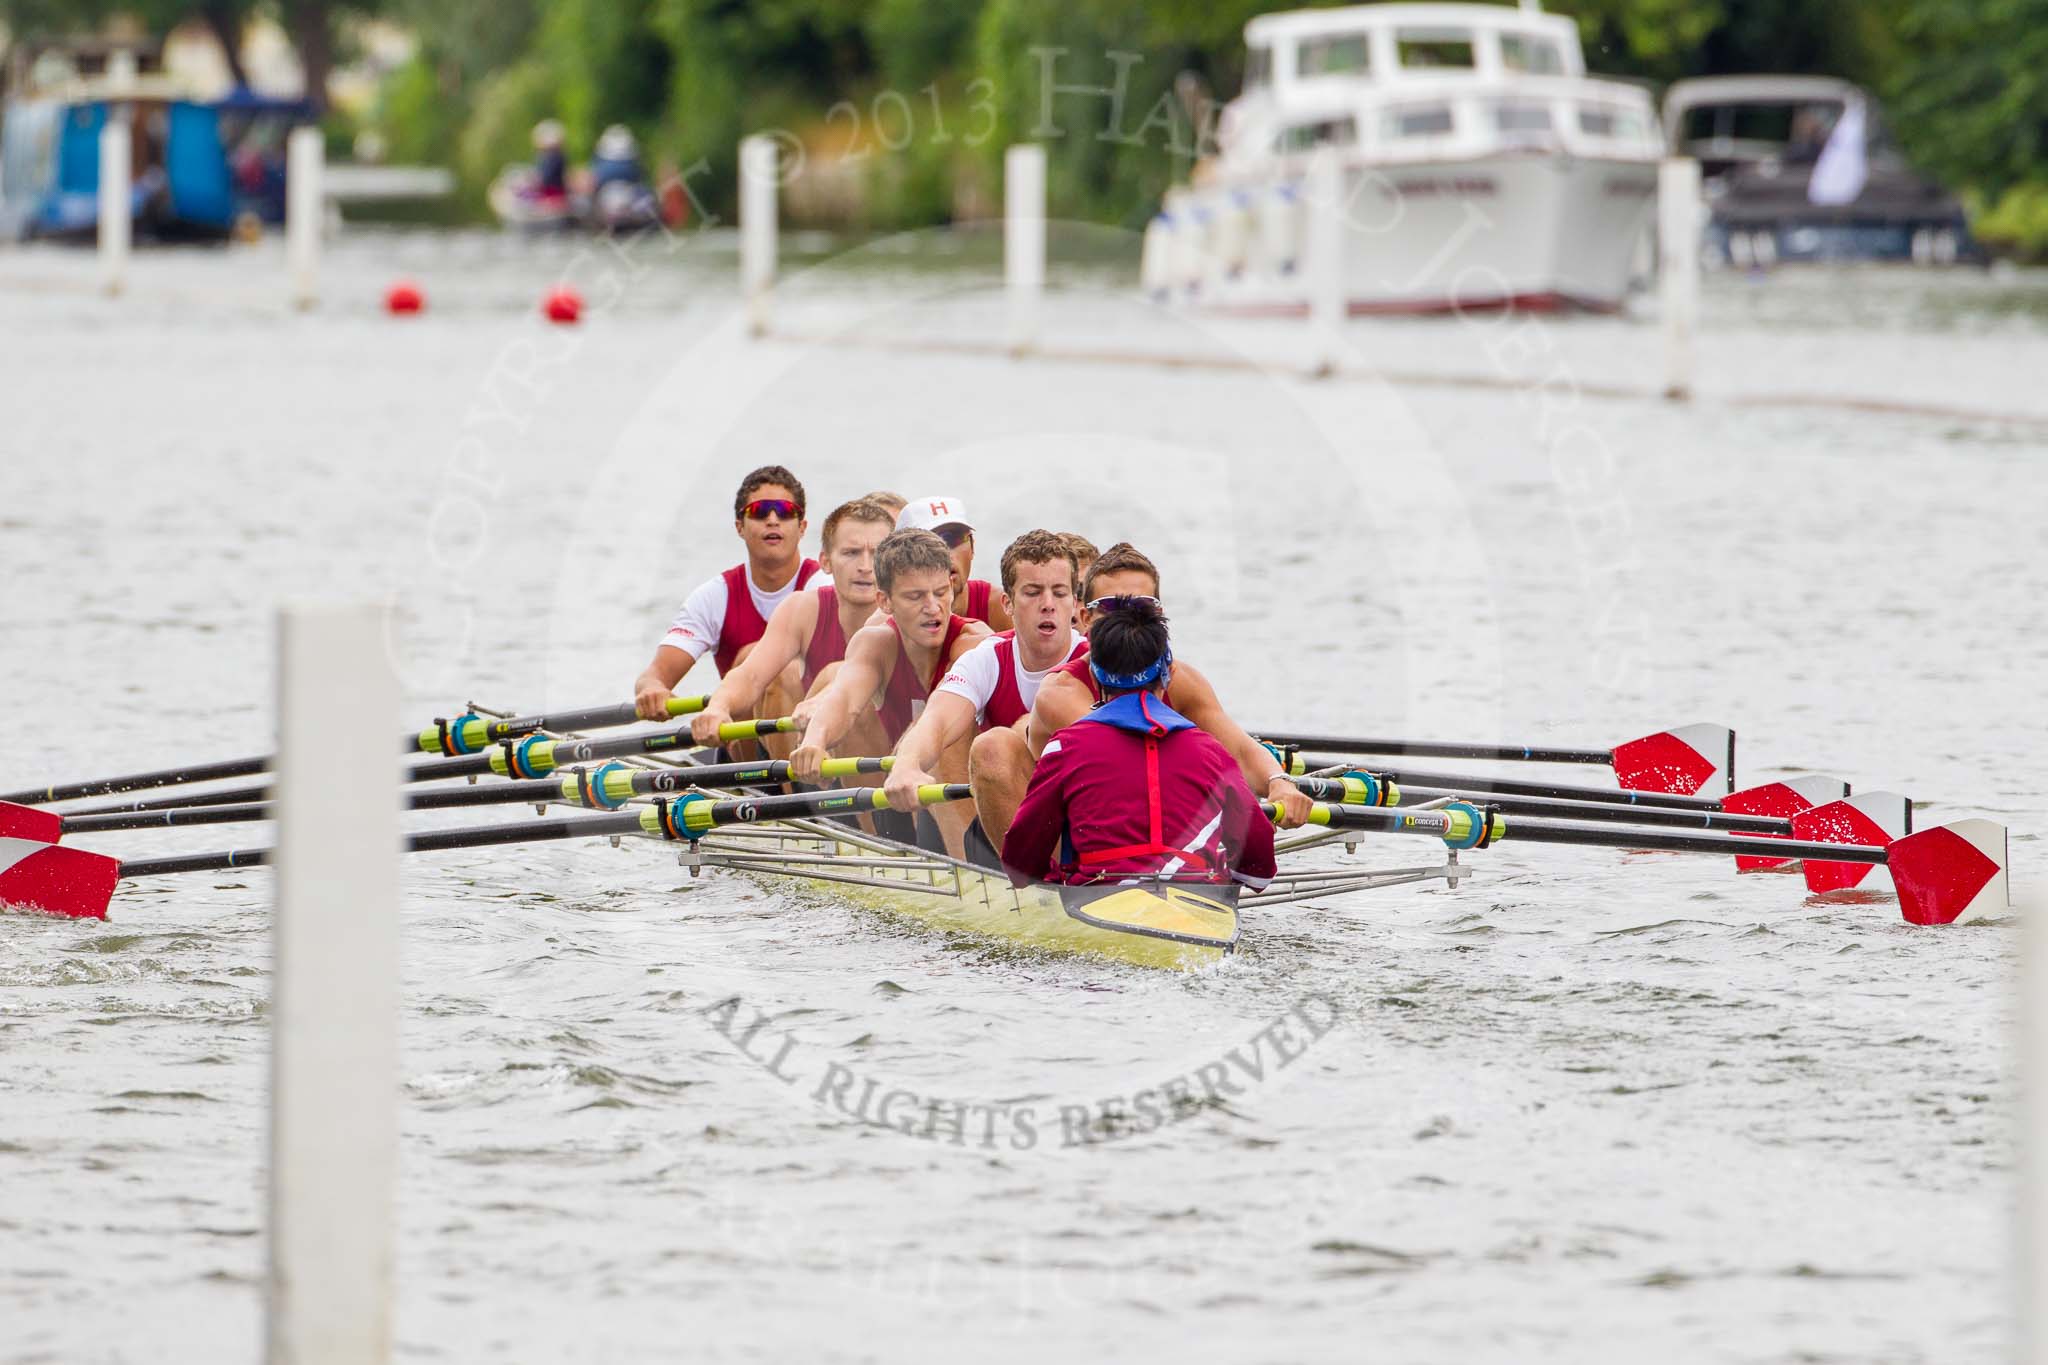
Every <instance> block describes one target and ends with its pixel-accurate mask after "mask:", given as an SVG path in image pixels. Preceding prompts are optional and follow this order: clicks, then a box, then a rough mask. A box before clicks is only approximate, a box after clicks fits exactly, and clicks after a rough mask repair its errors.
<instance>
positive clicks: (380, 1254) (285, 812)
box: [266, 607, 399, 1365]
mask: <svg viewBox="0 0 2048 1365" xmlns="http://www.w3.org/2000/svg"><path fill="white" fill-rule="evenodd" d="M385 650H386V644H385V634H384V630H383V626H382V622H381V620H380V617H379V615H378V613H377V612H375V611H373V610H370V609H367V608H332V607H329V608H306V609H300V610H292V611H286V612H284V613H283V614H282V615H281V616H280V618H279V632H278V766H277V794H278V827H277V910H276V914H275V917H274V921H273V929H272V934H273V936H274V943H275V956H276V962H275V965H274V967H273V972H272V978H271V981H272V985H271V1010H270V1020H271V1064H270V1248H269V1250H270V1267H269V1280H268V1294H267V1324H266V1327H267V1333H266V1334H267V1338H268V1351H267V1353H266V1359H267V1360H268V1361H269V1362H270V1365H344V1362H346V1365H367V1363H368V1362H382V1361H384V1360H386V1359H388V1357H389V1355H390V1351H391V1281H392V1259H393V1241H394V1238H393V1232H392V1213H393V1187H394V1184H395V1182H396V1175H397V1165H398V850H399V828H398V793H397V789H396V782H395V773H394V770H393V768H392V766H391V757H390V755H389V753H387V752H386V750H387V749H388V748H389V747H390V746H389V745H388V743H387V742H386V740H385V738H384V732H385V731H386V730H389V729H390V728H391V727H392V726H393V725H394V724H395V723H396V722H397V720H398V682H397V678H396V676H395V675H394V673H393V671H392V669H391V666H390V663H389V660H388V656H387V654H386V652H385Z"/></svg>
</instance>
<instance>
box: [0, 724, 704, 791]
mask: <svg viewBox="0 0 2048 1365" xmlns="http://www.w3.org/2000/svg"><path fill="white" fill-rule="evenodd" d="M709 700H710V698H709V697H671V698H669V701H668V713H669V714H670V715H671V716H688V715H694V714H695V713H697V712H698V711H701V710H703V709H704V705H705V703H706V702H708V701H709ZM637 719H638V716H636V715H635V714H634V711H633V706H632V704H631V703H630V702H629V703H627V704H625V705H623V706H620V705H612V706H594V707H587V708H585V709H583V710H580V711H557V712H554V713H553V714H550V715H544V716H519V717H515V718H512V719H509V720H490V719H488V718H486V717H483V716H479V715H476V714H474V713H471V714H469V715H465V716H461V717H458V718H457V719H455V720H453V721H435V722H434V724H432V725H430V726H428V727H427V728H426V729H424V730H418V731H414V732H413V733H411V734H408V735H405V736H403V737H401V738H400V740H399V752H400V753H401V754H410V753H421V752H424V753H430V754H475V753H479V752H480V751H481V750H482V749H483V748H484V746H485V745H487V744H491V743H494V742H497V741H499V740H506V739H516V738H518V737H520V736H523V735H530V734H532V733H534V732H535V731H537V730H594V729H600V728H603V727H606V726H613V725H631V724H632V723H633V722H634V721H635V720H637ZM741 737H742V736H738V735H735V736H734V738H741ZM275 761H276V756H275V755H274V754H265V755H263V756H262V757H260V758H230V759H224V760H222V761H221V762H218V763H193V764H187V765H185V766H184V767H181V768H160V769H158V770H156V771H155V772H147V773H129V774H127V775H126V776H123V777H101V778H94V779H93V780H91V781H87V782H72V783H67V784H64V785H52V786H48V787H31V788H28V789H26V790H24V791H18V792H6V793H0V801H12V802H14V803H16V804H17V805H24V806H42V805H48V804H49V803H51V802H53V801H75V800H77V799H79V798H80V797H85V796H112V795H115V794H116V793H119V792H134V791H147V790H149V789H151V788H154V787H180V786H185V785H187V784H189V783H193V782H212V781H215V780H216V779H219V778H223V777H249V776H251V775H253V774H255V773H266V772H269V771H270V768H271V764H272V763H273V762H275Z"/></svg>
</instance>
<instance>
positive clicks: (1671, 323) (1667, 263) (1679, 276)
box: [1657, 156, 1700, 399]
mask: <svg viewBox="0 0 2048 1365" xmlns="http://www.w3.org/2000/svg"><path fill="white" fill-rule="evenodd" d="M1657 273H1658V274H1659V276H1660V277H1661V280H1660V285H1661V288H1662V294H1663V301H1664V396H1665V397H1666V398H1672V399H1687V398H1691V397H1692V369H1693V334H1694V332H1695V330H1696V329H1697V327H1698V324H1699V311H1700V163H1699V162H1697V161H1695V160H1693V159H1692V158H1691V157H1689V156H1674V157H1669V158H1666V160H1665V162H1664V164H1663V165H1662V166H1661V167H1659V168H1658V171H1657Z"/></svg>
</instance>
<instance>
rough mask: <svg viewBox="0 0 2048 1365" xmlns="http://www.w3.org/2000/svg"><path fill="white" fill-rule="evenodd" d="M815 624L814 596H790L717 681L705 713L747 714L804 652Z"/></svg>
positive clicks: (816, 613) (816, 614)
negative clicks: (737, 660) (742, 656)
mask: <svg viewBox="0 0 2048 1365" xmlns="http://www.w3.org/2000/svg"><path fill="white" fill-rule="evenodd" d="M817 623H818V595H817V594H816V593H810V592H799V593H791V594H790V596H789V599H788V600H787V601H785V602H784V603H783V604H782V605H781V606H779V607H777V608H776V609H775V611H774V613H773V614H772V615H770V616H769V618H768V628H767V629H766V630H764V631H762V632H761V639H760V642H759V643H758V644H756V645H755V646H754V648H753V649H752V650H751V651H749V652H748V654H747V657H746V658H744V659H742V660H740V661H739V662H738V663H736V664H734V665H733V669H732V672H730V673H728V674H726V675H725V677H724V678H722V679H720V680H719V684H718V690H717V691H715V692H713V693H712V694H711V701H710V703H709V704H708V705H707V706H705V708H704V709H705V711H707V712H709V711H717V712H718V713H719V714H721V715H722V716H724V717H726V718H727V719H730V718H731V717H733V716H734V715H736V714H738V713H739V712H741V711H748V712H751V711H752V708H753V706H754V704H755V703H756V702H758V701H760V700H761V694H762V693H763V692H766V691H767V690H768V684H769V683H771V682H773V681H775V679H776V677H777V676H778V675H780V674H781V672H782V670H783V669H785V668H787V667H789V663H790V660H792V659H794V658H796V657H797V656H798V655H799V654H801V653H803V652H804V647H805V646H806V645H808V644H809V643H810V640H811V632H812V631H813V630H814V629H816V627H817Z"/></svg>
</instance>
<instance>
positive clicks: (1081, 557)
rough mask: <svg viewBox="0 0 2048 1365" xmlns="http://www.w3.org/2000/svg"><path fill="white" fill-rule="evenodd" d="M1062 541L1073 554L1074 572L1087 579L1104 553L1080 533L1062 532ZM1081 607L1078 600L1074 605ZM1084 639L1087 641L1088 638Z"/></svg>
mask: <svg viewBox="0 0 2048 1365" xmlns="http://www.w3.org/2000/svg"><path fill="white" fill-rule="evenodd" d="M1060 539H1061V540H1064V541H1066V542H1067V549H1068V550H1070V551H1072V552H1073V556H1074V572H1076V573H1078V574H1079V575H1080V576H1081V577H1082V578H1083V579H1085V578H1087V577H1088V570H1089V569H1091V568H1093V567H1094V566H1095V561H1096V560H1097V559H1100V558H1101V557H1102V551H1100V550H1098V549H1096V548H1095V542H1094V541H1092V540H1090V539H1088V537H1086V536H1084V535H1082V534H1080V533H1079V532H1078V531H1062V532H1060ZM1080 605H1081V603H1080V601H1079V600H1078V599H1076V601H1075V603H1074V606H1075V607H1076V609H1078V608H1079V607H1080ZM1082 638H1084V639H1085V638H1086V637H1085V636H1084V637H1082Z"/></svg>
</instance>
